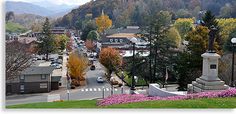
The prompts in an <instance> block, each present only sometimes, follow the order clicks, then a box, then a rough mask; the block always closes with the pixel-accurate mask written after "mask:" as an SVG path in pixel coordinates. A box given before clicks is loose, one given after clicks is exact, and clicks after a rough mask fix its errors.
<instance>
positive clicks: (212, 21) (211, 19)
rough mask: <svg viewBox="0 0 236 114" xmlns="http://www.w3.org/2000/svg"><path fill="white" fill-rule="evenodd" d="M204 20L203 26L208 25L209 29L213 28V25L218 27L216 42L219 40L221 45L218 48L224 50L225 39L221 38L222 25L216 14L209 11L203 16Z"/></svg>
mask: <svg viewBox="0 0 236 114" xmlns="http://www.w3.org/2000/svg"><path fill="white" fill-rule="evenodd" d="M202 20H203V22H204V23H203V26H206V27H207V28H208V29H209V30H210V29H211V27H212V26H214V27H216V28H217V31H216V35H215V36H216V38H215V42H217V43H218V44H219V47H218V48H217V50H220V51H222V49H223V41H222V40H221V38H220V27H219V25H218V21H217V20H216V18H215V16H214V15H213V14H212V12H211V11H207V12H206V13H205V15H204V16H203V17H202Z"/></svg>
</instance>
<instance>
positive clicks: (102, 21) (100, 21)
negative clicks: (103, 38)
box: [96, 11, 112, 33]
mask: <svg viewBox="0 0 236 114" xmlns="http://www.w3.org/2000/svg"><path fill="white" fill-rule="evenodd" d="M96 25H97V26H98V32H100V33H104V31H105V30H106V29H108V28H110V27H111V26H112V20H111V19H110V18H109V17H108V16H107V15H105V14H104V13H103V11H102V15H101V16H99V17H97V18H96Z"/></svg>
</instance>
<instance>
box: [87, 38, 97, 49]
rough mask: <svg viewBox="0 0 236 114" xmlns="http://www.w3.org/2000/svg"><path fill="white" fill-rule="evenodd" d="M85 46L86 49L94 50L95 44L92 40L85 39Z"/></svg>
mask: <svg viewBox="0 0 236 114" xmlns="http://www.w3.org/2000/svg"><path fill="white" fill-rule="evenodd" d="M85 46H86V48H87V49H88V50H94V46H95V44H94V43H93V40H86V42H85Z"/></svg>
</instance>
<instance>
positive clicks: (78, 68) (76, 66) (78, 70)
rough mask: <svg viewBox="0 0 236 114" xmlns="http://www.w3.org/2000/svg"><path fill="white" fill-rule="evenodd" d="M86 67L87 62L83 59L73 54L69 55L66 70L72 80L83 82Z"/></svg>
mask: <svg viewBox="0 0 236 114" xmlns="http://www.w3.org/2000/svg"><path fill="white" fill-rule="evenodd" d="M87 66H88V60H87V59H86V58H85V57H83V56H79V55H78V54H77V53H75V52H73V53H71V54H70V55H69V59H68V63H67V68H68V73H69V75H70V77H71V78H72V79H76V80H79V81H83V80H85V78H84V75H85V70H86V68H87Z"/></svg>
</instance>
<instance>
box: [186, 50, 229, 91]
mask: <svg viewBox="0 0 236 114" xmlns="http://www.w3.org/2000/svg"><path fill="white" fill-rule="evenodd" d="M202 57H203V68H202V76H201V77H200V78H197V79H196V81H193V82H192V84H188V93H197V92H206V91H219V90H226V89H228V88H229V86H227V85H225V82H224V81H222V80H220V79H219V78H218V59H219V58H220V55H218V54H217V53H209V52H207V53H204V54H202Z"/></svg>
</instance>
